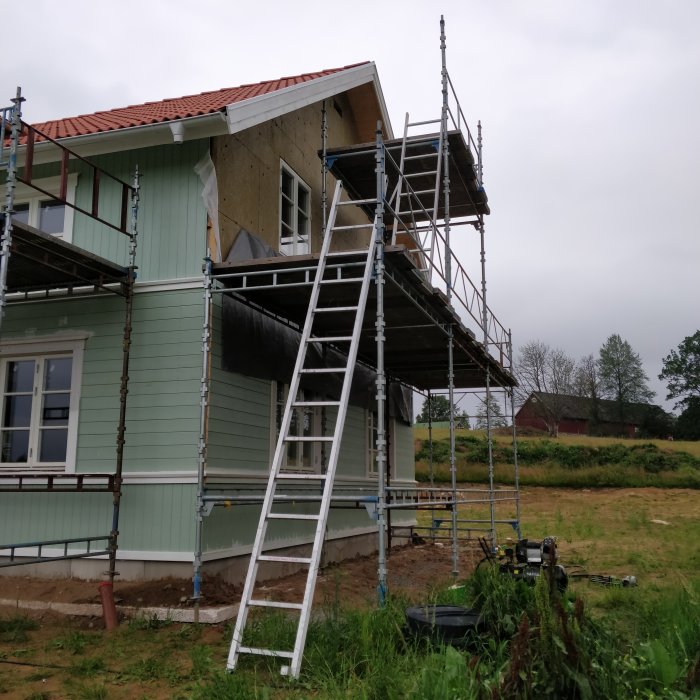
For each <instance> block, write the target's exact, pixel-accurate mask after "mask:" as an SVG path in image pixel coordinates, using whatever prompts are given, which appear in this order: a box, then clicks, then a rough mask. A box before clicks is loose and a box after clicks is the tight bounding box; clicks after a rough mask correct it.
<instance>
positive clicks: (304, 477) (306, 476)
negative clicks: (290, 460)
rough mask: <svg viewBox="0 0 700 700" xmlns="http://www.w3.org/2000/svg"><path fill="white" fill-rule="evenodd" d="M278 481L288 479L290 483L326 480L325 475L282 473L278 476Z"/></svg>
mask: <svg viewBox="0 0 700 700" xmlns="http://www.w3.org/2000/svg"><path fill="white" fill-rule="evenodd" d="M277 478H278V479H286V480H289V481H294V480H297V479H298V480H299V481H313V480H314V479H315V480H316V481H322V480H323V479H325V478H326V475H325V474H305V473H303V472H280V473H279V474H278V475H277Z"/></svg>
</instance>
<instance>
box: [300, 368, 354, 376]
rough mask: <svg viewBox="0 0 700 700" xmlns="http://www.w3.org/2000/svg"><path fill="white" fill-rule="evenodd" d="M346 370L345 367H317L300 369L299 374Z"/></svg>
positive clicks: (336, 372)
mask: <svg viewBox="0 0 700 700" xmlns="http://www.w3.org/2000/svg"><path fill="white" fill-rule="evenodd" d="M347 371H348V368H347V367H318V368H316V369H300V370H299V372H300V373H301V374H338V373H340V372H342V373H345V372H347Z"/></svg>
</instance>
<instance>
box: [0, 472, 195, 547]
mask: <svg viewBox="0 0 700 700" xmlns="http://www.w3.org/2000/svg"><path fill="white" fill-rule="evenodd" d="M195 493H196V488H195V486H194V485H193V484H145V485H128V484H127V485H126V486H124V488H123V496H122V502H121V512H120V525H119V532H120V534H119V547H120V549H122V550H136V551H153V552H187V553H189V552H192V550H193V547H194V518H193V513H194V512H195ZM111 524H112V495H111V494H109V493H99V494H97V493H37V494H27V493H23V494H11V493H2V494H0V532H1V533H2V534H1V535H0V544H18V543H25V542H26V543H28V542H34V541H41V540H54V539H61V538H64V537H65V538H77V537H95V536H102V535H108V534H109V531H110V528H111Z"/></svg>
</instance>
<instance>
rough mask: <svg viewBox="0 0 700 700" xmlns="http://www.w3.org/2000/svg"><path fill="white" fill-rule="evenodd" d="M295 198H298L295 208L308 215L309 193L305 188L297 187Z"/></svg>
mask: <svg viewBox="0 0 700 700" xmlns="http://www.w3.org/2000/svg"><path fill="white" fill-rule="evenodd" d="M297 197H298V202H297V206H298V207H299V209H301V210H302V211H303V212H304V213H305V214H308V213H309V191H308V190H307V189H306V188H305V187H303V186H302V185H299V191H298V193H297Z"/></svg>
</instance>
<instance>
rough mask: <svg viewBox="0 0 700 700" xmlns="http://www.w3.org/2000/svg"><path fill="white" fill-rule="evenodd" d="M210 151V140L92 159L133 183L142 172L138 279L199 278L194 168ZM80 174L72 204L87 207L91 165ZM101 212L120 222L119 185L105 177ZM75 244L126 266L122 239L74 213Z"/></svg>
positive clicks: (201, 215)
mask: <svg viewBox="0 0 700 700" xmlns="http://www.w3.org/2000/svg"><path fill="white" fill-rule="evenodd" d="M207 149H208V140H204V139H203V140H198V141H187V142H185V143H183V144H180V145H166V146H156V147H152V148H144V149H139V150H135V151H125V152H120V153H113V154H110V155H106V156H99V157H95V158H93V159H92V160H93V162H95V163H96V164H97V165H99V166H100V167H102V168H104V169H105V170H106V171H107V172H109V173H111V174H113V175H115V176H116V177H118V178H120V179H121V180H123V181H125V182H129V183H131V181H132V178H133V173H134V168H135V166H136V165H137V164H138V166H139V171H140V173H141V174H142V178H141V190H140V203H139V217H138V229H139V237H138V250H137V264H138V266H139V271H138V275H139V280H141V281H148V280H172V279H177V278H183V277H193V276H198V275H199V274H200V273H201V266H202V258H203V257H204V254H205V250H206V210H205V208H204V203H203V201H202V196H201V192H202V184H201V182H200V180H199V177H198V176H197V174H196V173H195V172H194V166H195V164H196V163H197V162H198V161H199V159H200V158H201V157H202V156H203V155H204V153H205V152H206V151H207ZM75 168H76V170H77V171H78V172H79V178H78V188H77V192H76V204H77V205H78V206H80V207H82V208H84V209H88V210H89V209H90V206H91V201H92V200H91V198H92V174H91V169H90V168H88V167H87V166H86V165H85V164H84V163H79V164H77V165H76V166H75ZM99 204H100V216H101V217H102V218H108V219H109V220H110V221H118V220H119V211H120V206H121V188H120V187H119V186H118V185H117V184H116V183H114V182H113V181H112V180H110V179H109V178H106V177H104V178H103V179H102V181H101V183H100V200H99ZM73 242H74V243H75V244H76V245H78V246H80V247H82V248H85V249H86V250H89V251H91V252H93V253H96V254H98V255H101V256H102V257H105V258H108V259H109V260H113V261H115V262H118V263H120V264H123V265H124V264H126V263H127V260H128V257H127V254H128V246H127V240H126V237H125V236H123V235H122V234H120V233H119V232H117V231H114V230H111V229H109V228H108V227H105V226H103V225H101V224H99V223H96V222H95V221H93V220H92V219H90V218H89V217H87V216H84V215H82V214H79V213H76V216H75V222H74V232H73Z"/></svg>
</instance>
